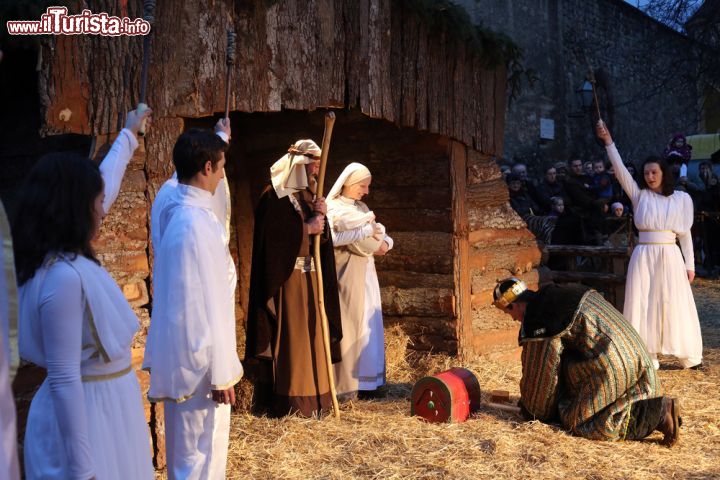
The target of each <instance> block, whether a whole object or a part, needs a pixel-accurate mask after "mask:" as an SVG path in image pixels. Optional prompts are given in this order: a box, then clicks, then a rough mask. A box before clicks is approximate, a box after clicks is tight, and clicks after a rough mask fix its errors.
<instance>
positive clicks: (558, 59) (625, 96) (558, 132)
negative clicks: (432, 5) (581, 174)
mask: <svg viewBox="0 0 720 480" xmlns="http://www.w3.org/2000/svg"><path fill="white" fill-rule="evenodd" d="M455 3H457V4H460V5H462V6H464V7H465V9H466V10H467V11H468V13H469V14H470V16H471V18H472V19H473V20H474V21H475V22H477V23H481V24H483V25H485V26H487V27H490V28H491V29H494V30H498V31H502V32H504V33H506V34H507V35H509V36H510V37H511V38H512V39H513V40H514V41H515V42H516V43H517V44H518V45H519V46H521V47H522V48H523V49H524V51H525V59H524V62H523V63H524V65H525V66H526V67H528V68H532V69H534V70H536V72H537V75H538V77H539V78H538V81H537V83H536V84H535V85H534V86H533V87H532V88H528V87H527V86H525V88H524V89H523V91H522V93H521V95H520V96H519V97H518V98H517V99H516V100H515V101H512V102H511V103H510V104H509V106H508V110H507V116H506V129H505V149H504V156H505V158H507V159H517V160H521V161H525V162H528V163H529V164H530V165H531V167H532V166H535V167H536V168H537V169H538V170H539V169H540V167H541V166H542V165H545V164H547V163H550V162H553V161H557V160H567V159H569V158H570V157H571V156H575V155H578V156H580V157H581V158H592V157H602V156H603V155H604V152H603V151H602V149H600V148H599V147H598V145H597V144H596V143H595V140H594V136H593V129H592V124H593V120H592V117H591V116H590V115H589V114H588V113H584V112H583V111H582V110H581V108H580V102H579V99H578V94H577V93H576V90H578V89H579V88H580V86H581V85H582V83H583V82H584V80H585V78H586V75H587V73H588V70H589V69H588V63H589V64H590V65H592V67H593V69H594V70H595V71H596V76H597V80H598V86H599V94H600V104H601V106H602V107H603V117H604V118H605V119H606V121H607V122H608V124H609V125H610V126H611V131H612V133H613V137H614V138H615V139H616V142H617V144H618V147H619V149H620V152H621V153H622V154H623V157H624V159H626V160H632V161H638V160H641V159H642V158H644V157H645V156H647V155H649V154H657V153H659V152H660V151H661V150H662V149H663V147H664V145H665V144H666V142H667V141H668V140H669V138H670V136H672V134H673V133H675V132H678V131H682V132H685V133H687V134H693V133H697V128H698V119H699V108H698V105H699V103H698V102H699V98H700V97H699V93H698V91H697V86H696V85H695V84H692V83H688V82H686V81H684V79H683V78H681V76H680V75H679V74H678V72H676V71H675V70H674V65H675V64H676V63H677V59H678V58H680V57H682V56H683V54H684V53H686V52H687V49H688V48H689V41H688V40H687V39H686V38H685V37H684V36H682V35H680V34H679V33H677V32H675V31H673V30H670V29H669V28H666V27H664V26H663V25H661V24H659V23H657V22H656V21H654V20H653V19H651V18H649V17H647V16H646V15H645V14H644V13H642V12H641V11H639V10H638V9H636V8H634V7H632V6H631V5H629V4H627V3H626V2H624V1H622V0H515V1H511V2H508V1H506V0H455ZM682 73H686V72H682ZM541 117H542V118H548V119H551V120H554V122H555V139H554V140H547V141H541V140H540V118H541ZM538 173H539V172H538Z"/></svg>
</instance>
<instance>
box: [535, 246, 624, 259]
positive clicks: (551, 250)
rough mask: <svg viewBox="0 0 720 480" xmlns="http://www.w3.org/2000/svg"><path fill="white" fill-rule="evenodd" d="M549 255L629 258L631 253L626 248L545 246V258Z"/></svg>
mask: <svg viewBox="0 0 720 480" xmlns="http://www.w3.org/2000/svg"><path fill="white" fill-rule="evenodd" d="M549 254H553V255H570V256H578V257H629V256H630V251H629V250H628V249H627V248H625V247H606V246H589V245H545V247H543V258H544V257H545V256H546V255H549Z"/></svg>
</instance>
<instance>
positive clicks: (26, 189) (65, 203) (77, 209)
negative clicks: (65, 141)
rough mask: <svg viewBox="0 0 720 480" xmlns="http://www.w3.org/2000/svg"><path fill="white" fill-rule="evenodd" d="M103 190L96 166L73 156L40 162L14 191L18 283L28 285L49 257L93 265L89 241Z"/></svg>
mask: <svg viewBox="0 0 720 480" xmlns="http://www.w3.org/2000/svg"><path fill="white" fill-rule="evenodd" d="M102 190H103V180H102V176H101V175H100V171H99V170H98V167H97V165H95V164H94V163H93V162H91V161H90V160H88V159H87V158H85V157H83V156H81V155H78V154H75V153H51V154H48V155H45V156H44V157H42V158H41V159H40V160H39V161H38V162H37V164H36V165H35V166H34V167H33V169H32V170H31V171H30V173H29V174H28V176H27V178H26V179H25V182H24V184H23V185H22V187H21V188H20V194H19V199H18V200H19V201H18V203H17V205H16V209H15V215H14V216H13V218H12V232H13V246H14V249H15V268H16V270H17V276H18V283H19V284H20V285H22V284H24V283H25V282H27V281H28V280H30V279H31V278H32V277H33V276H34V275H35V271H36V270H37V269H38V268H39V267H40V266H41V265H42V262H43V260H44V259H45V256H46V255H47V254H48V253H50V252H70V253H73V254H81V255H84V256H86V257H88V258H90V259H92V260H94V261H96V262H97V259H96V258H95V252H94V251H93V249H92V246H91V245H90V240H92V236H93V234H94V232H95V228H96V226H95V215H94V211H93V209H94V202H95V199H96V198H97V196H98V195H100V193H101V192H102Z"/></svg>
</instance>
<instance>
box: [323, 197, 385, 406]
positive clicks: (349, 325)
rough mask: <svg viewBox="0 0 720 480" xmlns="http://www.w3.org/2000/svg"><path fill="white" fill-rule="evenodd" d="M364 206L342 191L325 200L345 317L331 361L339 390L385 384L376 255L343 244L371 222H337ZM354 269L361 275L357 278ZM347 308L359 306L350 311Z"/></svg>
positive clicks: (367, 230) (365, 233)
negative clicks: (359, 289)
mask: <svg viewBox="0 0 720 480" xmlns="http://www.w3.org/2000/svg"><path fill="white" fill-rule="evenodd" d="M368 212H369V209H368V208H367V205H365V204H364V203H363V202H359V201H358V202H356V201H353V200H350V199H348V198H345V197H342V196H337V197H335V198H333V199H330V200H328V221H329V222H330V227H331V232H332V238H333V246H334V247H335V260H336V269H337V274H338V291H339V294H340V306H341V315H342V323H343V338H342V340H341V341H340V351H341V355H342V361H341V362H340V363H337V364H335V377H336V379H337V381H336V383H337V393H338V394H346V393H354V392H357V391H358V390H376V389H377V388H378V387H380V386H382V385H384V384H385V343H384V342H385V340H384V330H383V317H382V302H381V298H380V285H379V283H378V278H377V272H376V270H375V259H374V258H373V256H372V255H371V256H369V257H365V256H360V255H356V254H354V253H351V252H350V251H349V250H348V249H347V245H350V244H352V243H354V242H357V241H359V240H362V239H364V238H366V237H369V236H372V235H373V228H372V225H371V224H370V222H368V223H366V224H365V225H360V226H357V227H356V228H353V229H348V230H343V229H342V228H340V227H339V226H340V225H344V226H346V225H348V224H349V223H350V222H351V221H352V220H353V219H355V218H357V217H358V214H360V215H363V214H367V213H368ZM368 218H370V217H368ZM372 218H374V216H373V217H372ZM384 240H385V241H386V242H387V243H388V245H389V246H390V248H392V246H393V240H392V238H390V237H389V236H388V235H385V237H384ZM363 265H364V268H362V266H363ZM358 275H359V276H360V278H357V276H358ZM358 284H360V285H363V286H364V291H363V292H362V294H363V298H364V299H363V300H362V301H361V302H357V301H353V299H354V298H357V294H358V292H357V291H356V289H355V288H354V287H355V286H356V285H358ZM348 309H361V311H357V312H349V311H348Z"/></svg>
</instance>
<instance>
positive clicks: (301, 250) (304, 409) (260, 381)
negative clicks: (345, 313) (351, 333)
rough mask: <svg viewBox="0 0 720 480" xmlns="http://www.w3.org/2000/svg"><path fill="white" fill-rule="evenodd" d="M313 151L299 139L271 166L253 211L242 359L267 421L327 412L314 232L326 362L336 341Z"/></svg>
mask: <svg viewBox="0 0 720 480" xmlns="http://www.w3.org/2000/svg"><path fill="white" fill-rule="evenodd" d="M320 153H321V151H320V148H319V147H318V146H317V144H315V142H313V141H312V140H299V141H297V142H296V143H295V144H294V145H293V146H292V147H291V148H290V149H289V150H288V153H287V155H284V156H283V157H282V158H281V159H280V160H278V161H277V162H275V164H274V165H273V166H272V167H271V168H270V176H271V185H269V186H268V187H267V188H266V189H265V191H264V192H263V193H262V195H261V197H260V201H259V204H258V207H257V209H256V211H255V231H254V240H253V257H252V271H251V274H250V303H249V307H248V320H247V337H246V338H247V340H246V351H245V359H246V362H247V363H248V367H249V370H251V376H252V377H254V380H255V403H256V407H259V408H260V409H264V410H266V411H267V412H268V413H269V414H270V415H274V416H283V415H287V414H290V413H299V414H300V415H303V416H307V417H309V416H313V415H319V414H321V413H322V412H323V411H326V410H329V409H330V408H332V394H331V391H330V384H329V379H328V371H329V369H328V365H327V362H326V356H325V351H324V344H323V334H322V327H321V323H320V322H321V314H320V307H319V305H318V296H317V277H316V271H315V261H314V259H313V258H312V252H313V249H312V244H313V236H314V235H315V234H321V258H322V260H321V263H322V272H323V292H324V300H325V311H326V313H327V317H328V323H329V335H330V344H331V355H332V360H333V363H336V362H339V361H340V350H339V342H340V339H341V338H342V326H341V322H340V305H339V300H338V293H337V276H336V274H335V258H334V253H333V245H332V240H331V237H330V235H329V229H328V227H327V226H326V223H325V214H326V212H327V207H326V205H325V200H324V199H323V198H317V199H315V200H314V199H313V197H314V194H313V190H314V187H315V182H314V177H315V176H316V175H317V172H318V169H319V163H320Z"/></svg>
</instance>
